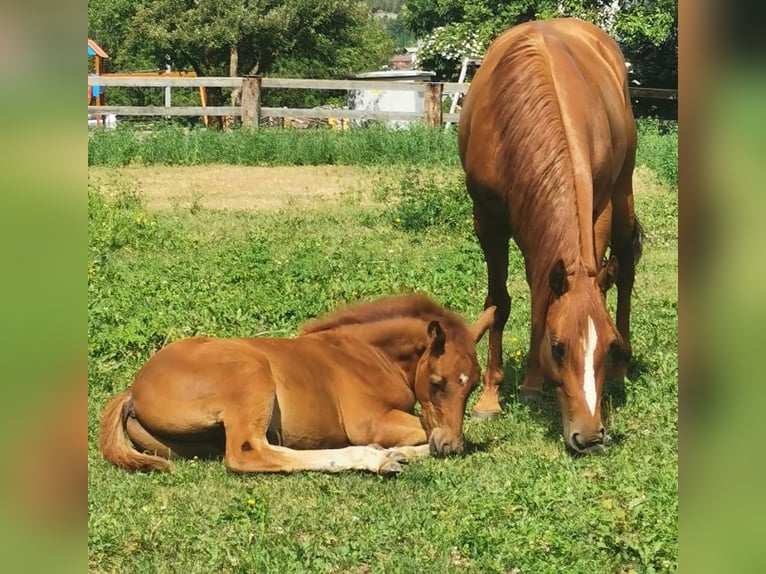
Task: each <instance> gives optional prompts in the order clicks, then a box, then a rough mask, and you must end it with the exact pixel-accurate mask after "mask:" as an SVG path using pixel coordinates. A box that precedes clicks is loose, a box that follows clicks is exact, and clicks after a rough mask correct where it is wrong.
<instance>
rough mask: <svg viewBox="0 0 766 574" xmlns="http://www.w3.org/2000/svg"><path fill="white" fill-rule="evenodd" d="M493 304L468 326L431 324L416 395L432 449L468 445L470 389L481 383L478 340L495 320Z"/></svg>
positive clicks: (457, 450)
mask: <svg viewBox="0 0 766 574" xmlns="http://www.w3.org/2000/svg"><path fill="white" fill-rule="evenodd" d="M494 313H495V308H494V307H490V308H489V309H487V310H486V311H484V313H483V314H482V316H481V317H480V318H479V319H478V320H477V322H476V323H475V324H474V325H473V327H471V328H468V327H466V326H465V325H463V324H458V323H457V322H456V321H451V322H449V323H447V324H444V326H442V323H443V321H439V320H434V321H431V322H430V323H429V324H428V344H427V347H426V350H425V352H424V353H423V354H422V355H421V357H420V360H419V361H418V364H417V368H416V371H415V398H416V399H417V401H418V402H419V403H420V407H421V411H422V422H423V427H424V428H425V431H426V434H427V435H428V444H429V446H430V448H431V452H432V453H433V454H436V455H447V454H452V453H460V452H462V451H463V448H464V446H465V438H464V437H463V415H464V413H465V406H466V402H467V401H468V396H469V395H470V394H471V391H473V389H475V388H476V387H477V386H479V378H480V375H481V370H480V369H479V363H478V361H477V360H476V343H478V341H479V340H480V339H481V337H482V336H483V335H484V333H485V332H486V330H487V328H488V327H489V325H490V323H491V321H492V320H493V317H494Z"/></svg>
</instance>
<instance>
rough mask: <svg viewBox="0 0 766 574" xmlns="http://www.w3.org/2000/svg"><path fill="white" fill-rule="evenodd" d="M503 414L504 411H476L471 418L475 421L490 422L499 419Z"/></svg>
mask: <svg viewBox="0 0 766 574" xmlns="http://www.w3.org/2000/svg"><path fill="white" fill-rule="evenodd" d="M501 414H503V411H477V410H476V409H474V410H473V412H472V413H471V418H472V419H473V420H475V421H488V420H491V419H496V418H499V417H500V415H501Z"/></svg>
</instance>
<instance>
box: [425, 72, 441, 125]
mask: <svg viewBox="0 0 766 574" xmlns="http://www.w3.org/2000/svg"><path fill="white" fill-rule="evenodd" d="M443 89H444V84H440V83H435V82H428V83H427V84H426V92H425V102H424V104H425V120H426V125H427V126H428V127H431V128H440V127H441V125H442V90H443Z"/></svg>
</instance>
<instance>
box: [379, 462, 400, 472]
mask: <svg viewBox="0 0 766 574" xmlns="http://www.w3.org/2000/svg"><path fill="white" fill-rule="evenodd" d="M402 470H404V467H402V465H401V464H399V463H398V462H396V461H395V460H388V461H386V462H384V463H383V464H382V465H381V466H380V468H379V469H378V474H399V473H400V472H402Z"/></svg>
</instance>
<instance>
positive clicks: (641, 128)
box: [636, 118, 678, 187]
mask: <svg viewBox="0 0 766 574" xmlns="http://www.w3.org/2000/svg"><path fill="white" fill-rule="evenodd" d="M636 128H637V130H638V141H639V145H638V150H637V152H636V163H638V164H639V165H645V166H647V167H648V168H649V169H651V170H652V171H653V172H654V173H655V174H657V177H658V179H659V180H660V181H662V182H663V183H665V184H666V185H669V186H671V187H678V124H677V123H675V122H663V121H660V120H658V119H656V118H645V119H642V120H641V121H638V122H636Z"/></svg>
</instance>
